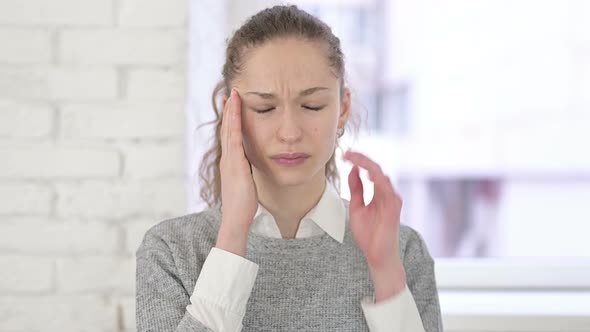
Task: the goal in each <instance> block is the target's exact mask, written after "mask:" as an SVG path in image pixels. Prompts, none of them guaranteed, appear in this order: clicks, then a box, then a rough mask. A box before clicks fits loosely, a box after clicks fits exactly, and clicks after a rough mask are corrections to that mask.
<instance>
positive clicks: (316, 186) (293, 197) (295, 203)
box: [254, 171, 326, 239]
mask: <svg viewBox="0 0 590 332" xmlns="http://www.w3.org/2000/svg"><path fill="white" fill-rule="evenodd" d="M254 179H255V182H256V189H257V192H258V201H259V203H260V204H261V205H262V206H264V208H266V209H267V210H268V211H269V212H270V213H271V214H272V216H273V217H274V219H275V222H276V223H277V226H278V227H279V230H280V231H281V236H282V237H283V238H284V239H293V238H295V235H296V234H297V230H298V229H299V224H300V222H301V219H302V218H303V217H304V216H305V215H306V214H307V213H308V212H309V211H310V210H311V209H312V208H313V207H314V206H316V205H317V203H318V202H319V201H320V199H321V197H322V194H323V193H324V190H325V189H326V177H325V175H324V171H321V172H318V174H317V175H316V176H314V178H312V179H310V180H309V181H307V182H305V183H301V184H299V185H294V186H279V185H277V184H276V183H273V182H270V181H268V180H267V178H262V177H256V176H255V177H254ZM256 180H257V181H256Z"/></svg>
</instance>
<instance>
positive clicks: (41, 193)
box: [0, 182, 54, 216]
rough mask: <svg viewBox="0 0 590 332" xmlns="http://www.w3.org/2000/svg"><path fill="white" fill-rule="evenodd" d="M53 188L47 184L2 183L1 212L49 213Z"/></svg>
mask: <svg viewBox="0 0 590 332" xmlns="http://www.w3.org/2000/svg"><path fill="white" fill-rule="evenodd" d="M53 197H54V195H53V190H52V189H51V187H49V186H48V185H45V184H36V183H14V182H10V183H0V202H1V203H0V214H2V215H33V216H34V215H48V214H49V213H50V211H51V204H52V201H53Z"/></svg>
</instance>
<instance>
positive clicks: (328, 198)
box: [187, 181, 424, 332]
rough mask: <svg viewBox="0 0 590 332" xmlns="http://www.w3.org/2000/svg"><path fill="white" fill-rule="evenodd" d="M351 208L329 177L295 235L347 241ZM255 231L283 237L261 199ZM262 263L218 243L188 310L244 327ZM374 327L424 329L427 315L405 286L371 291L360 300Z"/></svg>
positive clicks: (213, 322) (212, 323)
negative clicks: (384, 292) (378, 295)
mask: <svg viewBox="0 0 590 332" xmlns="http://www.w3.org/2000/svg"><path fill="white" fill-rule="evenodd" d="M346 220H347V211H346V207H345V205H344V202H343V201H342V198H340V196H339V195H338V192H337V191H336V190H335V189H334V187H333V186H332V185H331V184H330V183H329V182H328V181H326V189H325V190H324V193H323V194H322V197H321V198H320V201H319V202H318V204H317V205H316V206H315V207H313V208H312V209H311V210H310V211H309V212H308V213H307V214H306V215H305V216H304V217H303V218H302V219H301V223H300V225H299V228H298V230H297V234H296V235H295V237H296V238H305V237H311V236H317V235H322V234H324V233H328V235H330V236H331V237H332V238H333V239H335V240H336V241H338V242H340V243H342V241H343V240H344V232H345V228H346V224H345V223H346ZM250 231H251V232H254V233H256V234H260V235H263V236H267V237H273V238H281V237H282V236H281V233H280V230H279V228H278V226H277V224H276V222H275V220H274V218H273V216H272V215H271V214H270V212H269V211H268V210H267V209H265V208H264V207H263V206H262V205H260V204H258V210H257V211H256V215H255V216H254V220H253V222H252V226H251V228H250ZM257 273H258V265H257V264H255V263H254V262H252V261H250V260H248V259H246V258H244V257H242V256H238V255H235V254H233V253H230V252H228V251H225V250H221V249H219V248H215V247H214V248H212V249H211V252H210V253H209V255H208V256H207V259H206V260H205V263H204V264H203V267H202V269H201V273H200V274H199V278H198V279H197V283H196V285H195V289H194V291H193V294H192V296H191V297H190V300H191V304H190V305H188V306H187V310H188V312H189V313H190V314H191V315H192V316H193V317H194V318H195V319H197V320H198V321H199V322H201V323H202V324H203V325H205V326H207V327H209V328H210V329H212V330H214V331H232V332H233V331H236V332H237V331H241V329H242V320H243V319H244V315H245V313H246V304H247V302H248V299H249V297H250V294H251V292H252V288H253V287H254V281H255V280H256V275H257ZM360 305H361V307H362V310H363V313H364V315H365V320H366V322H367V325H368V327H369V330H370V331H371V332H382V331H391V330H392V328H394V330H395V331H399V332H404V331H407V332H423V331H424V328H423V326H422V320H421V319H420V314H419V313H418V308H417V306H416V303H415V302H414V298H413V297H412V294H411V292H410V290H409V288H408V286H407V285H406V287H405V289H404V290H403V291H402V292H401V293H400V294H397V295H396V296H393V297H392V298H389V299H387V300H385V301H382V302H380V303H375V301H374V297H369V296H367V297H366V298H364V299H363V300H362V301H361V303H360Z"/></svg>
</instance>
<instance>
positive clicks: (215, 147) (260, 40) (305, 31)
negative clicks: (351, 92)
mask: <svg viewBox="0 0 590 332" xmlns="http://www.w3.org/2000/svg"><path fill="white" fill-rule="evenodd" d="M284 37H297V38H302V39H304V40H307V41H312V42H320V43H322V44H323V45H325V46H326V50H327V52H326V54H327V57H328V60H329V63H330V66H331V67H332V69H333V71H334V73H335V74H336V76H337V77H338V78H339V79H340V90H341V94H340V95H342V92H343V90H344V81H345V68H344V54H343V53H342V50H341V47H340V39H338V37H336V36H335V35H334V34H333V33H332V29H331V28H330V27H329V26H328V25H327V24H325V23H324V22H322V21H321V20H320V19H318V18H317V17H315V16H313V15H310V14H308V13H307V12H305V11H303V10H301V9H299V8H297V6H294V5H291V6H274V7H271V8H267V9H264V10H262V11H260V12H258V13H257V14H255V15H254V16H252V17H250V18H249V19H248V20H247V21H246V22H245V23H244V24H243V25H242V26H241V27H240V28H239V29H238V30H237V31H235V33H234V35H233V36H232V37H231V38H230V39H229V41H228V42H227V49H226V53H225V64H224V65H223V70H222V76H223V80H221V81H220V82H219V83H218V84H217V86H216V87H215V89H214V90H213V95H212V103H213V110H214V112H215V119H214V120H213V121H211V122H207V123H204V124H203V125H208V124H213V125H214V126H215V137H214V140H213V144H212V146H211V147H210V148H209V150H207V152H206V153H205V154H204V155H203V159H202V162H201V165H200V167H199V176H200V179H201V190H200V196H201V198H202V199H203V201H205V202H206V203H207V205H208V206H209V207H211V206H213V205H214V204H216V203H218V202H220V200H221V177H220V173H219V162H220V160H221V139H220V134H221V118H222V114H223V110H222V108H221V107H219V106H218V105H217V102H218V99H219V97H221V96H222V95H225V96H226V97H229V92H230V91H231V89H230V86H231V83H232V81H233V80H234V79H235V78H236V76H237V75H239V74H240V72H241V71H242V69H243V68H242V65H243V58H244V54H245V53H246V51H248V50H250V49H252V48H255V47H257V46H260V45H262V44H264V43H266V42H268V41H270V40H273V39H276V38H284ZM349 122H351V123H352V124H353V125H355V127H354V129H355V131H357V130H358V124H357V123H356V121H355V120H350V121H349ZM203 125H201V126H203ZM201 126H199V127H201ZM336 144H337V147H339V145H338V142H337V143H336ZM326 177H327V179H328V181H330V182H331V183H332V184H333V185H334V187H335V188H336V189H337V190H339V188H340V177H339V175H338V170H337V168H336V161H335V153H333V154H332V156H331V157H330V160H329V161H328V162H327V164H326Z"/></svg>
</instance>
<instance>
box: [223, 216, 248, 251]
mask: <svg viewBox="0 0 590 332" xmlns="http://www.w3.org/2000/svg"><path fill="white" fill-rule="evenodd" d="M249 231H250V229H249V227H241V226H235V225H228V224H224V223H223V222H222V223H221V227H220V228H219V232H218V233H217V241H216V243H215V247H217V248H219V249H222V250H225V251H229V252H231V253H233V254H236V255H239V256H242V257H245V256H246V247H247V243H248V232H249Z"/></svg>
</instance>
